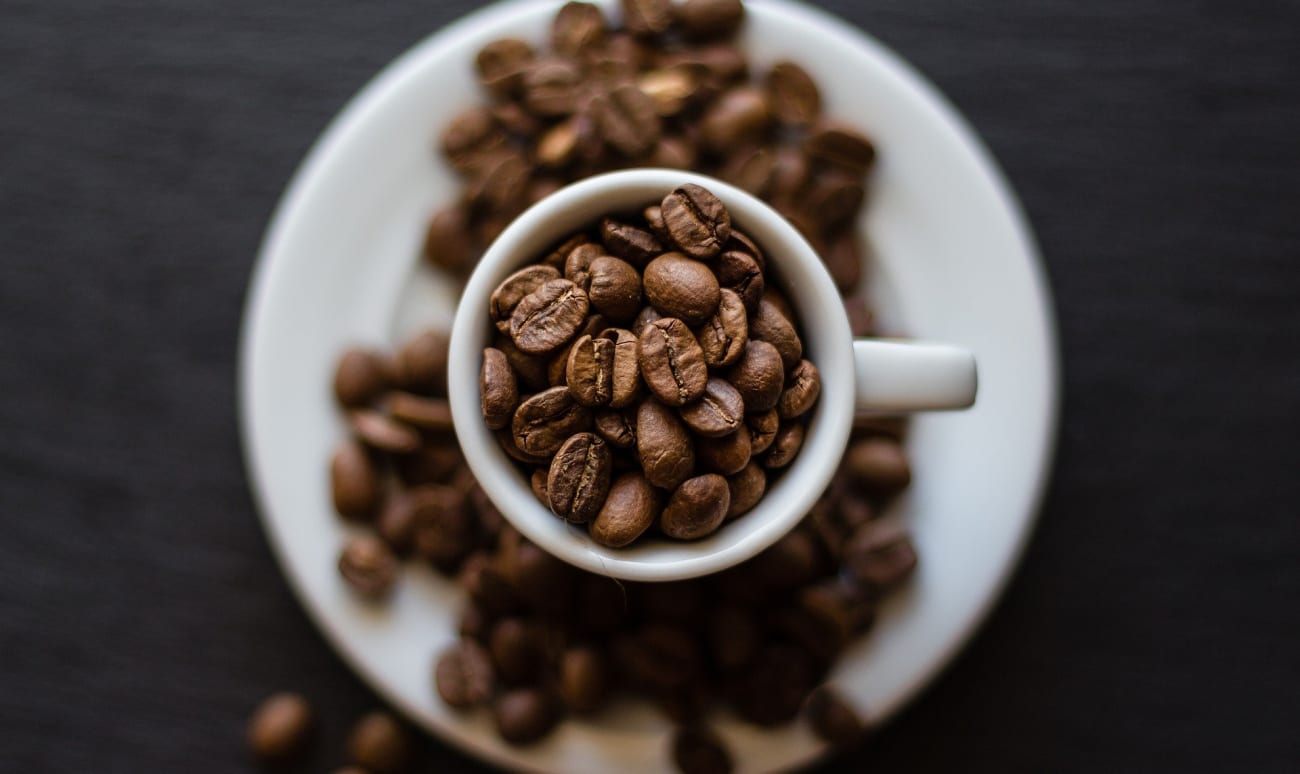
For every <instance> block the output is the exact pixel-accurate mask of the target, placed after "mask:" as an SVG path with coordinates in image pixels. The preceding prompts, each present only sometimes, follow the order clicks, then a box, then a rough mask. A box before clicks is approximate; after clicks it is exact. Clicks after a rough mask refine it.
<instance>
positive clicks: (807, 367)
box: [776, 360, 822, 419]
mask: <svg viewBox="0 0 1300 774" xmlns="http://www.w3.org/2000/svg"><path fill="white" fill-rule="evenodd" d="M821 391H822V378H821V374H820V373H818V371H817V366H815V365H813V364H812V363H811V362H809V361H807V360H800V361H799V365H797V366H795V367H794V370H793V371H791V372H790V375H789V376H788V377H786V380H785V390H784V391H783V392H782V393H781V398H780V400H778V401H777V403H776V411H777V414H778V415H779V416H780V417H781V418H782V419H793V418H794V417H799V416H803V415H804V414H805V413H807V412H808V410H809V409H811V408H812V407H813V405H814V404H815V403H816V402H817V397H818V396H819V395H821Z"/></svg>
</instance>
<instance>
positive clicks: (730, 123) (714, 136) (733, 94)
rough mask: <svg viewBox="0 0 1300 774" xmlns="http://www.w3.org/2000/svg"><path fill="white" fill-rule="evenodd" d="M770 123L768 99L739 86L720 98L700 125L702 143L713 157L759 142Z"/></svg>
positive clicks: (761, 93)
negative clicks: (713, 154) (714, 154)
mask: <svg viewBox="0 0 1300 774" xmlns="http://www.w3.org/2000/svg"><path fill="white" fill-rule="evenodd" d="M770 122H771V112H770V110H769V109H768V104H767V97H766V96H765V95H764V94H763V92H761V91H759V90H758V89H756V88H753V87H752V86H737V87H736V88H734V89H731V90H730V91H728V92H726V93H725V94H723V95H722V96H721V97H719V98H718V100H717V101H716V102H714V103H713V106H712V107H711V108H709V112H707V113H705V114H704V118H703V119H701V123H700V140H701V141H702V142H703V144H704V147H705V148H707V149H709V150H710V151H712V152H713V153H716V154H719V155H723V154H726V153H727V152H728V151H730V150H732V149H734V148H739V147H743V146H746V145H749V144H751V143H755V142H758V141H759V140H760V139H762V137H763V135H764V134H765V133H766V132H767V128H768V126H769V124H770Z"/></svg>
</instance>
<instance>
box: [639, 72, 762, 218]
mask: <svg viewBox="0 0 1300 774" xmlns="http://www.w3.org/2000/svg"><path fill="white" fill-rule="evenodd" d="M771 118H772V114H771V111H770V109H769V107H768V104H767V97H766V95H764V94H763V92H761V91H759V90H758V89H756V88H753V87H751V86H737V87H736V88H734V89H730V90H728V91H727V92H726V93H725V94H723V95H722V96H720V97H719V98H718V99H717V100H716V101H715V102H714V103H713V105H712V106H711V107H710V108H709V111H708V112H707V113H705V115H704V118H703V119H702V120H701V122H700V136H701V139H702V140H703V143H704V146H705V147H706V148H708V149H709V150H711V151H713V152H714V153H716V154H725V153H726V152H727V151H728V150H730V149H734V148H740V147H744V146H747V145H749V144H751V143H754V142H756V141H758V140H759V139H760V138H762V136H763V135H764V133H766V132H767V129H768V126H769V124H770V122H771ZM664 219H665V220H668V212H667V208H666V207H665V208H664ZM670 225H671V224H670ZM722 241H724V242H725V241H726V239H725V237H724V238H723V240H722Z"/></svg>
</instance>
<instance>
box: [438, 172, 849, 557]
mask: <svg viewBox="0 0 1300 774" xmlns="http://www.w3.org/2000/svg"><path fill="white" fill-rule="evenodd" d="M685 183H695V184H697V185H701V186H703V187H704V188H707V189H708V190H710V191H712V192H713V193H714V195H716V196H717V197H718V198H719V199H721V200H722V202H723V203H724V204H725V205H726V206H727V209H728V211H729V212H730V213H731V215H732V220H733V222H734V223H738V224H740V225H742V226H743V230H744V232H745V233H746V234H747V235H749V236H751V237H753V238H754V239H755V241H756V242H758V243H759V245H761V246H762V248H763V250H764V253H765V255H766V257H767V260H768V264H769V265H774V264H775V265H777V266H779V267H780V273H781V275H782V278H783V283H782V285H783V287H782V289H783V291H785V293H786V295H788V296H789V297H790V300H791V303H792V304H793V305H794V306H795V308H796V309H797V310H798V312H799V317H800V325H801V327H802V329H803V332H804V337H803V340H804V349H805V355H806V356H808V357H809V359H810V360H812V361H813V362H814V363H815V364H816V365H817V367H818V370H819V371H820V373H821V377H822V390H821V396H820V398H819V400H818V403H817V406H816V407H815V408H814V415H813V416H812V418H811V419H810V420H809V421H808V424H807V432H806V435H805V441H804V444H803V447H802V448H801V450H800V453H799V455H798V456H797V457H796V459H795V460H794V462H792V463H791V464H790V466H789V467H788V468H786V469H785V470H783V471H782V473H781V475H780V478H779V479H778V480H777V481H776V482H775V484H774V485H772V486H769V487H768V489H767V491H766V492H764V495H763V498H762V499H761V500H760V501H759V503H758V504H757V505H756V506H755V507H754V508H753V509H752V510H751V511H750V512H748V513H746V514H744V515H743V516H741V517H738V518H736V519H733V520H731V521H729V522H727V523H725V524H723V526H722V527H721V528H719V530H718V531H717V532H715V533H714V534H713V535H710V536H708V537H705V538H702V539H700V540H696V541H669V540H667V539H662V540H654V541H652V542H650V543H645V544H640V545H638V544H633V546H629V547H626V548H608V547H605V546H602V545H600V544H598V543H596V542H595V541H594V540H592V539H591V538H590V537H589V536H588V534H587V532H586V530H585V529H582V527H581V526H576V525H570V524H567V523H565V522H564V521H563V520H561V519H559V518H557V517H556V516H555V515H554V514H552V513H551V512H550V511H549V510H548V509H547V508H545V507H543V506H542V504H541V503H539V502H538V501H537V498H536V497H535V496H534V495H533V493H532V490H531V488H530V486H529V484H528V482H527V481H526V480H525V479H524V477H523V474H522V473H521V472H520V471H519V469H518V467H517V466H516V464H515V463H514V461H513V460H511V459H510V457H509V456H507V455H506V454H505V452H504V451H503V450H502V449H501V448H500V446H499V445H498V443H497V441H496V439H495V437H494V435H493V433H492V431H490V430H488V428H487V426H486V425H485V424H484V422H483V417H482V413H481V405H480V387H479V380H478V378H477V376H478V373H479V371H480V368H481V357H482V351H483V348H484V347H486V346H489V345H490V333H489V328H490V324H489V321H488V318H487V308H488V303H487V302H488V298H489V296H490V295H491V292H492V290H493V289H495V287H496V286H497V285H498V284H499V283H500V282H501V280H502V279H504V278H505V276H507V275H508V274H509V273H510V272H512V271H514V270H515V269H517V268H518V267H519V266H521V265H523V264H524V263H526V262H528V261H529V260H536V258H537V257H538V256H539V254H541V253H542V252H543V251H545V250H547V249H549V248H550V247H551V246H552V245H553V244H554V243H555V242H556V241H557V240H559V239H561V238H563V237H564V236H566V235H568V234H570V233H572V232H573V231H574V230H576V229H578V228H581V227H583V226H584V225H586V224H589V223H591V222H593V221H594V220H596V219H597V218H598V217H600V216H601V215H604V214H608V213H610V212H617V211H620V210H624V211H626V210H629V209H631V208H633V207H639V206H646V205H648V204H651V203H655V202H658V201H659V199H661V198H662V197H663V196H664V195H666V194H667V193H668V192H670V191H672V190H673V189H675V188H677V187H679V186H681V185H683V184H685ZM839 298H840V296H839V292H838V290H837V289H836V287H835V284H834V282H833V281H832V280H831V277H830V275H829V273H828V272H827V270H826V268H825V267H824V265H823V264H822V262H821V260H820V258H819V257H818V256H817V253H816V252H815V251H814V250H813V248H812V246H811V245H810V244H809V243H808V242H807V240H805V239H804V238H803V237H802V236H801V235H800V234H799V233H798V231H796V230H795V228H794V227H793V226H792V225H790V223H788V222H787V221H786V220H785V218H783V217H782V216H781V215H780V214H779V213H777V212H776V210H774V209H772V208H771V207H770V206H769V205H768V204H766V203H764V202H762V201H761V200H759V199H758V198H757V197H755V196H753V195H752V194H750V193H748V192H746V191H743V190H741V189H739V188H737V187H735V186H733V185H730V184H728V183H725V182H723V181H721V180H717V179H714V178H711V177H708V176H706V175H701V174H698V173H695V172H687V171H681V170H671V169H649V168H644V169H630V170H623V171H618V172H610V173H606V174H602V175H597V176H593V177H589V178H585V179H583V180H580V181H578V182H575V183H573V184H571V185H568V186H566V187H564V188H562V189H560V190H558V191H556V192H554V193H552V194H550V195H549V196H547V197H546V198H544V199H542V200H541V201H539V202H537V203H536V204H534V205H533V206H532V207H530V208H529V209H527V210H526V211H524V212H523V214H521V215H520V216H519V217H518V218H516V219H515V220H514V221H513V222H512V223H510V225H509V226H507V228H506V229H505V230H504V231H503V232H502V233H501V234H500V235H499V236H498V237H497V238H496V240H495V241H494V242H493V243H492V245H491V246H490V247H489V248H488V250H487V251H486V252H485V253H484V255H483V257H482V259H481V260H480V261H479V263H478V265H477V266H476V267H475V270H474V272H473V273H472V274H471V276H470V278H469V281H468V282H467V283H466V285H465V287H464V290H463V291H462V293H461V297H460V301H459V305H458V307H457V310H456V315H455V318H454V320H453V323H452V329H451V342H450V350H449V355H448V358H449V361H448V362H449V373H450V375H451V378H450V380H449V381H450V384H449V387H450V390H449V398H450V403H451V413H452V421H453V423H454V425H455V429H456V436H457V439H458V441H459V443H460V446H461V451H462V453H463V454H464V457H465V461H466V463H467V464H468V465H469V467H470V470H471V471H472V472H473V473H474V476H475V478H477V479H478V481H479V482H480V485H481V486H482V487H483V490H484V492H485V493H486V494H487V496H488V498H489V499H490V500H491V501H492V502H493V504H494V505H495V506H496V507H497V508H498V510H500V511H501V513H502V515H503V516H504V517H505V519H506V520H507V521H508V522H509V523H510V524H512V525H513V526H514V527H515V528H516V529H518V530H519V531H520V533H521V534H522V535H523V536H524V537H526V538H527V539H529V540H530V541H532V542H533V543H535V544H537V545H538V546H539V547H541V548H542V549H543V550H545V551H547V552H548V553H550V554H552V555H554V556H556V557H558V558H560V559H562V560H564V561H566V562H568V563H569V564H572V565H575V566H577V567H580V568H582V569H585V570H588V571H590V572H593V573H597V574H600V575H606V576H611V577H616V578H622V579H625V580H633V581H672V580H684V579H687V578H693V577H698V576H703V575H709V574H712V573H716V572H719V571H721V570H724V569H726V568H727V567H730V566H733V565H736V564H739V563H740V562H743V561H745V560H746V559H749V558H751V557H753V556H755V555H756V554H758V553H759V552H761V551H762V550H763V549H765V548H767V547H768V546H770V545H772V544H773V543H775V542H776V541H777V540H779V539H780V538H781V537H782V536H784V535H785V534H786V533H787V532H789V531H790V530H791V529H793V528H794V527H795V525H797V524H798V523H799V522H800V521H801V520H802V519H803V517H804V516H805V515H806V514H807V513H808V511H809V510H811V509H812V507H813V505H814V504H815V503H816V501H817V500H818V498H820V496H821V494H822V492H823V491H824V490H825V488H826V486H827V485H828V484H829V483H830V479H831V476H832V475H833V474H834V472H835V470H836V468H837V467H838V466H839V461H840V458H841V457H842V455H843V452H844V449H845V448H846V447H847V445H848V440H849V433H850V430H851V429H852V422H853V411H854V409H853V406H854V382H853V367H852V341H853V337H852V334H851V332H850V328H849V322H848V317H847V314H846V313H845V311H844V308H843V305H842V304H841V303H840V302H839ZM825 299H834V301H835V303H830V304H827V303H824V301H825Z"/></svg>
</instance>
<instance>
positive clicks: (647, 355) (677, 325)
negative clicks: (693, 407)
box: [637, 317, 709, 406]
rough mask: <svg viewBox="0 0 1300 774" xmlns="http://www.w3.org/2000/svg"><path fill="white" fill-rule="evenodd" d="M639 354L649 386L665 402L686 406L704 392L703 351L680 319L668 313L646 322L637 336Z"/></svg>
mask: <svg viewBox="0 0 1300 774" xmlns="http://www.w3.org/2000/svg"><path fill="white" fill-rule="evenodd" d="M637 357H638V362H639V363H640V365H641V377H642V378H643V379H644V380H645V383H646V386H647V387H649V388H650V391H651V392H653V393H654V394H655V397H657V398H659V399H660V400H661V401H663V402H664V403H666V404H668V405H670V406H684V405H686V404H687V403H690V402H692V401H695V400H698V399H699V398H700V396H701V395H703V394H704V389H705V387H706V386H707V384H708V380H709V369H708V366H707V365H705V363H704V352H703V350H701V349H700V344H699V342H698V341H696V340H695V336H694V334H692V333H691V330H690V328H687V327H686V323H684V322H682V321H681V320H679V319H677V318H675V317H665V318H663V319H662V320H656V321H655V322H652V323H650V324H649V325H647V326H646V327H645V328H644V329H643V330H642V331H641V335H640V337H639V338H638V340H637Z"/></svg>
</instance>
